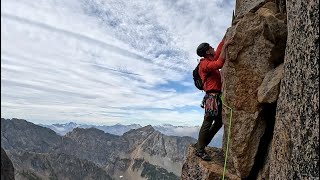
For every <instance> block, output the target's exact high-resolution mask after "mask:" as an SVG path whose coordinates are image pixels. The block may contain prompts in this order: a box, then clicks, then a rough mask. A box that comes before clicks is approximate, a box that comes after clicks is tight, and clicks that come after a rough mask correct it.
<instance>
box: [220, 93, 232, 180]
mask: <svg viewBox="0 0 320 180" xmlns="http://www.w3.org/2000/svg"><path fill="white" fill-rule="evenodd" d="M220 99H221V101H222V104H223V105H224V106H225V107H227V108H228V109H230V120H229V128H228V140H227V149H226V156H225V159H224V167H223V175H222V180H224V176H225V173H226V167H227V159H228V151H229V141H230V129H231V121H232V108H231V107H229V106H227V105H226V104H224V100H223V96H222V95H220Z"/></svg>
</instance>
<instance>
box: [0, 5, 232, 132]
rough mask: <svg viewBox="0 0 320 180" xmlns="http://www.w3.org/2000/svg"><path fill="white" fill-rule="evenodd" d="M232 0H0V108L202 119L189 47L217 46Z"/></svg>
mask: <svg viewBox="0 0 320 180" xmlns="http://www.w3.org/2000/svg"><path fill="white" fill-rule="evenodd" d="M234 3H235V2H233V1H230V0H228V1H223V0H211V1H205V0H194V1H190V0H177V1H171V0H153V1H146V0H144V1H142V0H132V1H130V0H129V1H128V0H104V1H103V0H33V1H30V0H2V1H1V4H2V6H1V117H3V118H23V119H26V120H28V121H31V122H34V123H42V124H51V123H64V122H69V121H73V122H77V123H87V124H97V125H111V124H116V123H121V124H132V123H137V124H141V125H148V124H151V125H159V124H172V125H187V126H189V125H201V122H202V117H203V110H202V109H201V108H200V106H199V105H200V102H201V100H202V97H203V95H204V94H203V92H201V91H199V90H197V89H196V88H195V87H194V85H193V80H192V70H193V68H194V67H195V66H196V65H197V58H198V57H197V56H196V53H195V49H196V48H197V46H198V45H199V44H200V43H202V42H208V43H210V44H211V45H212V46H214V47H216V46H217V45H218V43H219V41H220V40H221V38H222V37H223V36H224V34H225V32H226V30H227V28H228V27H229V26H230V24H231V18H232V10H233V9H234V7H235V5H234Z"/></svg>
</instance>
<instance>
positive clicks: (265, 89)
mask: <svg viewBox="0 0 320 180" xmlns="http://www.w3.org/2000/svg"><path fill="white" fill-rule="evenodd" d="M226 37H227V38H230V37H233V40H234V42H235V43H234V44H232V45H230V46H229V47H228V49H227V58H226V62H225V65H224V67H223V68H222V71H221V73H222V78H223V82H224V84H223V97H224V103H225V104H227V105H228V106H229V107H232V108H233V114H232V115H233V116H232V117H233V118H232V127H231V135H230V143H229V147H230V149H229V152H228V153H229V155H230V156H229V157H230V163H231V166H228V167H229V168H230V167H232V168H233V167H234V169H232V170H231V171H232V172H236V173H235V175H236V176H237V177H238V178H243V179H259V180H260V179H261V180H267V179H319V112H318V111H319V64H318V61H319V54H318V52H319V1H315V0H310V1H301V0H297V1H291V0H290V1H285V0H274V1H273V0H265V1H260V0H259V1H252V0H237V1H236V14H235V18H234V19H233V23H232V27H230V28H229V29H228V31H227V34H226ZM229 115H230V111H229V110H228V109H227V108H224V112H223V124H224V138H223V148H224V149H223V150H224V151H225V150H226V149H225V147H226V142H227V134H228V127H229ZM189 151H190V152H192V149H190V148H189ZM190 152H189V155H188V158H187V161H186V163H185V164H184V166H183V168H184V169H183V176H182V179H192V178H193V179H215V178H216V176H215V175H214V176H213V177H210V178H208V177H207V174H219V173H217V172H218V171H219V169H220V168H221V167H220V166H219V163H218V162H217V161H215V160H214V161H213V163H212V164H210V165H208V166H204V165H203V164H204V162H197V160H196V159H195V158H196V156H195V155H194V154H192V153H190ZM215 155H216V156H219V154H218V153H217V154H215ZM220 156H222V155H220ZM220 156H219V157H220ZM219 157H215V159H219ZM220 158H221V157H220ZM192 162H195V163H192ZM185 169H187V170H185ZM233 170H234V171H233ZM229 172H230V171H229ZM218 176H219V175H218ZM196 177H199V178H196Z"/></svg>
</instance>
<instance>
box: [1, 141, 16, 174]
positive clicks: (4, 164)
mask: <svg viewBox="0 0 320 180" xmlns="http://www.w3.org/2000/svg"><path fill="white" fill-rule="evenodd" d="M1 180H14V168H13V164H12V162H11V160H10V159H9V157H8V156H7V153H6V152H5V151H4V150H3V149H2V147H1Z"/></svg>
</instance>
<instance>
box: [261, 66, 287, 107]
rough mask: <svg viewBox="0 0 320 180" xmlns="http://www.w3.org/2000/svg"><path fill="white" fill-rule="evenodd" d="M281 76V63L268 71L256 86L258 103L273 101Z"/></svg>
mask: <svg viewBox="0 0 320 180" xmlns="http://www.w3.org/2000/svg"><path fill="white" fill-rule="evenodd" d="M282 78H283V64H281V65H279V66H278V67H276V68H275V69H273V70H271V71H269V72H268V73H267V74H266V76H265V77H264V79H263V81H262V84H261V85H260V86H259V88H258V101H259V102H260V103H274V102H276V101H277V99H278V96H279V93H280V82H281V79H282Z"/></svg>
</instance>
